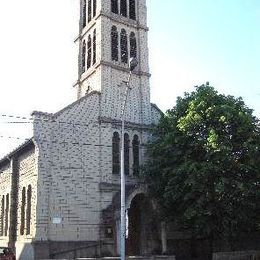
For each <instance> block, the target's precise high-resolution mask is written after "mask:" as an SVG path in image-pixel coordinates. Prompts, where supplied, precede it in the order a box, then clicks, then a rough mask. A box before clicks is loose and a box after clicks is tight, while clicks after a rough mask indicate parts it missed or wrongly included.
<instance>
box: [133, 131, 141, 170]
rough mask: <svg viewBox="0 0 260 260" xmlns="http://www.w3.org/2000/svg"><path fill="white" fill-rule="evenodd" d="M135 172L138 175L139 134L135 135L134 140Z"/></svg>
mask: <svg viewBox="0 0 260 260" xmlns="http://www.w3.org/2000/svg"><path fill="white" fill-rule="evenodd" d="M132 146H133V174H134V175H138V174H139V146H140V142H139V138H138V136H137V135H135V136H134V139H133V142H132Z"/></svg>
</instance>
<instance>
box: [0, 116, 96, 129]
mask: <svg viewBox="0 0 260 260" xmlns="http://www.w3.org/2000/svg"><path fill="white" fill-rule="evenodd" d="M0 117H3V118H14V119H22V120H29V121H31V122H22V121H21V124H22V123H24V124H30V123H31V124H33V123H35V124H37V123H38V124H39V123H41V122H43V123H59V124H68V125H74V126H84V127H87V126H90V125H91V124H95V123H98V122H97V121H90V122H89V123H87V124H82V123H78V122H74V121H59V120H55V119H52V118H48V119H37V118H29V117H24V116H16V115H7V114H1V115H0ZM0 123H2V122H1V121H0ZM16 123H19V122H14V124H16Z"/></svg>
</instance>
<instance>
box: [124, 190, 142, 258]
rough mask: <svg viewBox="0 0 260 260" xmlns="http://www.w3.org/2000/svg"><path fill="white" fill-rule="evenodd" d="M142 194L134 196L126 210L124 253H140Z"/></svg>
mask: <svg viewBox="0 0 260 260" xmlns="http://www.w3.org/2000/svg"><path fill="white" fill-rule="evenodd" d="M143 202H144V194H139V195H136V196H135V197H134V199H133V200H132V202H131V206H130V209H129V210H128V238H127V239H126V254H127V255H132V256H133V255H135V256H136V255H141V253H142V252H141V235H142V234H141V233H142V205H143Z"/></svg>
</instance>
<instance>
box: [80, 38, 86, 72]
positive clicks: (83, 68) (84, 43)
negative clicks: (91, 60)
mask: <svg viewBox="0 0 260 260" xmlns="http://www.w3.org/2000/svg"><path fill="white" fill-rule="evenodd" d="M85 70H86V41H83V44H82V51H81V74H83V73H84V72H85Z"/></svg>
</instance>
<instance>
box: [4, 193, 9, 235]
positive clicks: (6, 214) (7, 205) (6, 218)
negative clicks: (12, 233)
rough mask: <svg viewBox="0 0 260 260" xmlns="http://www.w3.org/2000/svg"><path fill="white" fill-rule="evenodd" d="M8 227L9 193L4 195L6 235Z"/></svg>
mask: <svg viewBox="0 0 260 260" xmlns="http://www.w3.org/2000/svg"><path fill="white" fill-rule="evenodd" d="M8 228H9V194H7V195H6V206H5V236H7V235H8Z"/></svg>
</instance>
